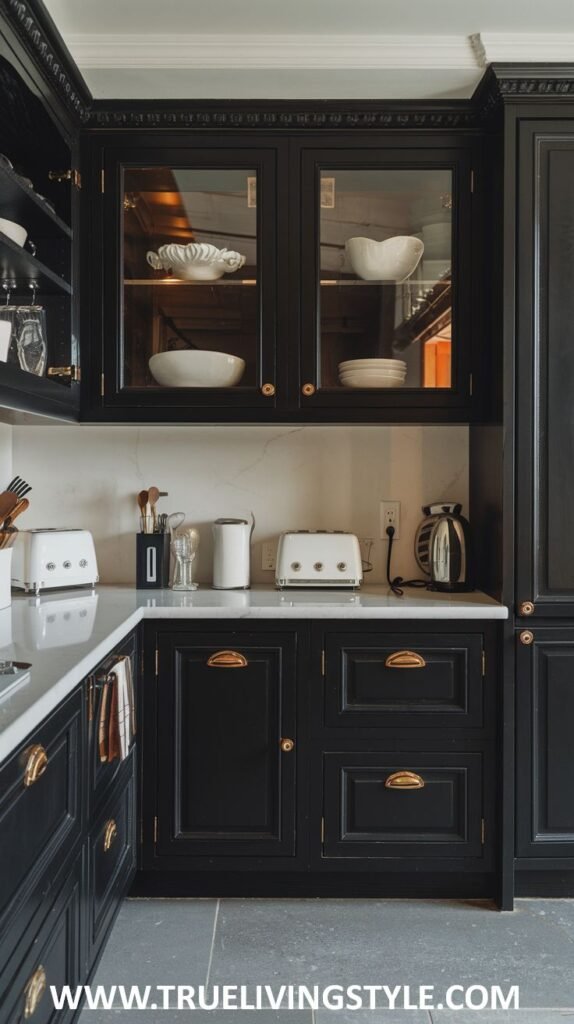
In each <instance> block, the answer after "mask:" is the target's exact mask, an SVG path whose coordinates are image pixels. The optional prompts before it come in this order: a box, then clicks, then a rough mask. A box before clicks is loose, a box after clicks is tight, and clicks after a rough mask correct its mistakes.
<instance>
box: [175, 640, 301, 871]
mask: <svg viewBox="0 0 574 1024" xmlns="http://www.w3.org/2000/svg"><path fill="white" fill-rule="evenodd" d="M222 652H223V655H229V654H230V653H231V654H234V655H235V656H236V658H237V659H238V665H237V667H228V666H225V665H223V666H221V664H218V661H219V662H221V661H222V660H223V661H224V660H225V657H219V658H218V655H220V656H221V655H222ZM159 663H160V677H159V692H158V703H159V776H160V777H159V808H158V812H159V813H158V842H157V852H158V853H159V854H160V855H161V853H166V854H167V853H169V854H174V853H175V854H177V853H181V854H188V855H189V854H196V855H205V854H211V853H219V854H225V853H227V854H231V853H236V854H239V855H250V854H257V853H265V854H277V855H280V854H282V855H285V854H287V855H289V854H292V853H294V843H295V837H294V824H293V815H294V780H295V757H296V755H295V752H294V751H288V752H284V751H282V749H281V739H285V738H289V739H293V730H294V664H295V659H294V643H293V641H292V639H286V638H285V637H279V636H273V635H271V636H266V637H264V638H261V637H259V638H256V637H253V636H250V635H249V636H246V635H243V636H239V635H235V636H233V635H231V636H230V635H227V636H222V635H212V636H210V637H197V638H195V637H194V638H187V639H186V638H185V637H182V638H172V637H167V636H164V637H162V638H161V640H160V645H159Z"/></svg>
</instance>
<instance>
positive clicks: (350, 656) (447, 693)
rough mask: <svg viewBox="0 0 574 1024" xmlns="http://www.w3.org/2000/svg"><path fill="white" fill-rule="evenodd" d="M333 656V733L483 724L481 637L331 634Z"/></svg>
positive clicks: (328, 713) (328, 673)
mask: <svg viewBox="0 0 574 1024" xmlns="http://www.w3.org/2000/svg"><path fill="white" fill-rule="evenodd" d="M325 654H326V657H325V724H326V725H327V726H335V727H336V726H343V727H344V726H346V727H365V728H377V727H388V726H397V725H401V726H408V727H409V728H410V727H413V726H414V727H416V726H425V727H428V726H434V727H441V728H443V727H444V728H449V727H452V728H460V727H481V726H482V724H483V719H484V713H483V678H482V664H483V658H482V637H481V635H480V634H476V635H472V634H470V635H461V634H446V633H443V634H439V635H432V634H422V633H420V634H416V633H414V634H410V633H401V634H396V635H392V634H381V633H373V634H367V635H365V634H364V633H361V634H360V635H357V634H355V635H353V634H347V635H343V636H341V635H338V636H333V635H329V636H327V638H326V646H325Z"/></svg>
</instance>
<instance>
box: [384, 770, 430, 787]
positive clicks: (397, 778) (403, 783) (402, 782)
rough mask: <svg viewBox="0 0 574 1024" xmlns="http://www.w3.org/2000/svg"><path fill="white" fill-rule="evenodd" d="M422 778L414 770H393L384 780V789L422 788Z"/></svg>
mask: <svg viewBox="0 0 574 1024" xmlns="http://www.w3.org/2000/svg"><path fill="white" fill-rule="evenodd" d="M424 785H425V783H424V779H422V778H421V777H420V775H417V773H416V772H406V771H401V772H393V774H392V775H389V777H388V779H386V780H385V789H424Z"/></svg>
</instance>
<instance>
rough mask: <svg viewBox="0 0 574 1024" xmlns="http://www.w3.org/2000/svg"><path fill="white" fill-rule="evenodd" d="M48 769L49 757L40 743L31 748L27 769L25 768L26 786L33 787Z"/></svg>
mask: <svg viewBox="0 0 574 1024" xmlns="http://www.w3.org/2000/svg"><path fill="white" fill-rule="evenodd" d="M47 767H48V755H47V753H46V751H45V750H44V747H43V746H42V745H41V744H40V743H36V744H35V745H34V746H33V747H30V749H29V751H28V758H27V760H26V767H25V768H24V785H25V786H33V785H34V783H35V782H37V781H38V779H39V778H40V777H41V776H42V775H43V774H44V772H45V771H46V768H47Z"/></svg>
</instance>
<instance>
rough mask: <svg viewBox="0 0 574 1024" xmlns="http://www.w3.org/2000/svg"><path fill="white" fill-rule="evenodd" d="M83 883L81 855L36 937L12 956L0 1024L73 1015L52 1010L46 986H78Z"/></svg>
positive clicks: (41, 1022) (1, 987)
mask: <svg viewBox="0 0 574 1024" xmlns="http://www.w3.org/2000/svg"><path fill="white" fill-rule="evenodd" d="M81 880H82V863H81V856H79V857H78V858H77V860H76V861H75V863H74V865H73V869H72V871H70V872H69V873H68V878H67V879H66V882H65V884H64V886H63V887H62V889H61V890H60V892H59V894H58V895H57V897H56V899H55V900H54V903H53V904H52V906H51V908H50V910H49V912H48V914H47V915H46V916H45V917H44V920H43V923H42V924H41V926H40V928H39V930H38V933H37V935H36V936H35V937H34V938H33V939H32V940H31V941H29V937H28V936H26V937H25V939H24V940H23V942H22V944H21V945H22V946H24V947H25V948H23V949H22V950H21V951H20V950H16V951H15V953H14V955H13V957H12V959H11V961H10V964H11V963H12V962H13V961H14V962H15V963H16V969H15V971H14V972H11V971H10V970H9V969H8V970H7V971H5V972H4V975H3V976H2V980H1V981H0V1006H1V1010H0V1019H1V1020H2V1024H22V1022H23V1021H26V1020H30V1021H32V1022H33V1024H51V1022H53V1021H54V1022H55V1021H58V1024H60V1022H64V1021H68V1020H71V1019H72V1017H73V1016H74V1010H72V1009H69V1008H68V1009H62V1010H56V1009H55V1007H54V1004H53V1000H52V997H51V994H50V986H51V985H54V986H55V988H56V989H57V990H60V989H61V988H62V986H64V985H69V986H70V987H71V988H72V990H74V989H75V987H76V986H77V985H79V983H80V981H81V977H80V970H81V968H80V905H81Z"/></svg>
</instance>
